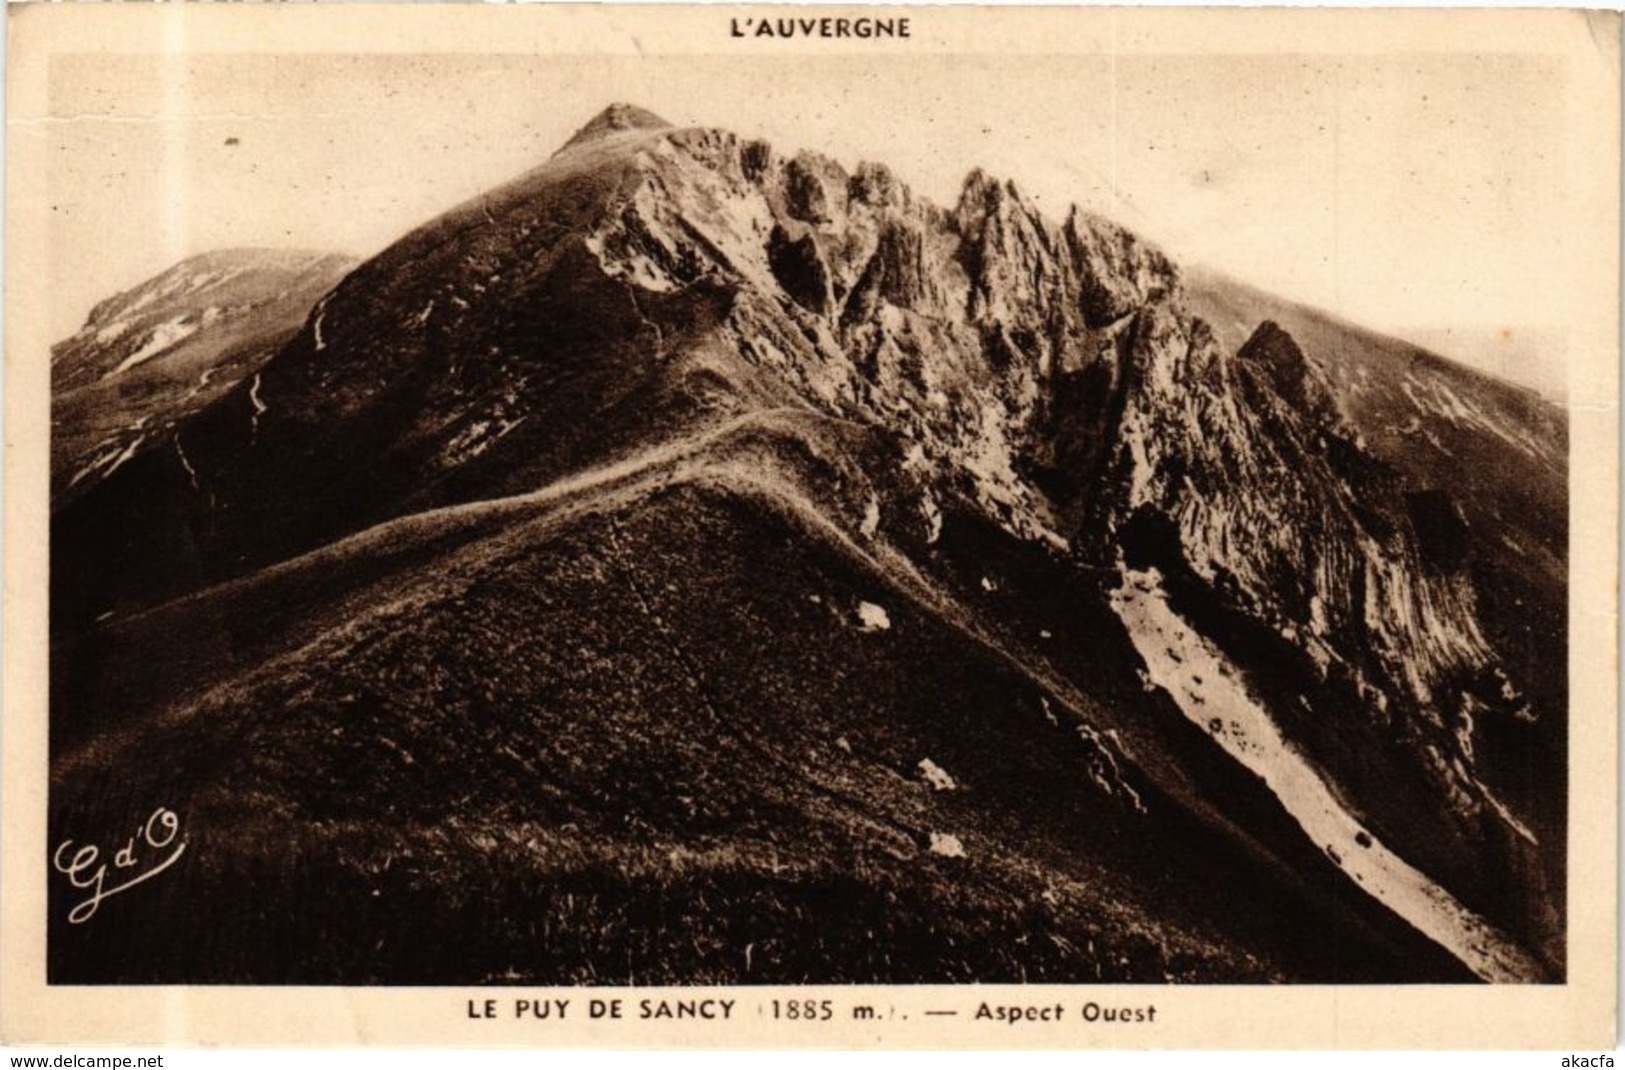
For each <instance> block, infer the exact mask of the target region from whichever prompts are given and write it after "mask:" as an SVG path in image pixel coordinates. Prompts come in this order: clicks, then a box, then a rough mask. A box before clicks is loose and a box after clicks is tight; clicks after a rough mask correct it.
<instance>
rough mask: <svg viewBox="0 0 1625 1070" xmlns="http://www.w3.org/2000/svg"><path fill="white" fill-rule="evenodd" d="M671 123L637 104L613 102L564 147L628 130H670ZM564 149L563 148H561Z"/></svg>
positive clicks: (577, 132)
mask: <svg viewBox="0 0 1625 1070" xmlns="http://www.w3.org/2000/svg"><path fill="white" fill-rule="evenodd" d="M670 128H671V124H670V123H668V122H667V121H666V120H664V119H662V118H661V117H660V116H658V115H656V114H655V113H654V112H652V111H648V110H646V109H644V108H640V107H638V106H637V105H635V104H611V105H610V106H609V107H607V108H605V109H604V110H603V111H601V112H599V113H598V114H597V115H595V116H594V117H593V118H592V121H590V122H589V123H587V125H586V126H583V127H582V128H581V129H580V130H577V131H576V132H575V134H574V135H572V136H571V138H570V140H569V141H566V142H565V143H564V148H566V149H568V148H572V147H574V146H576V145H580V144H582V143H584V142H588V141H595V140H597V139H598V138H601V137H604V136H606V135H609V134H618V133H621V132H623V131H626V130H668V129H670ZM560 151H563V150H560Z"/></svg>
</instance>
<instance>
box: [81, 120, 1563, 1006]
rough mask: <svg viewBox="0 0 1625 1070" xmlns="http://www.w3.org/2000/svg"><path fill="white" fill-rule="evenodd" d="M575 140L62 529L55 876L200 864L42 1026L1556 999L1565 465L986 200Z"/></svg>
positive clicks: (715, 135)
mask: <svg viewBox="0 0 1625 1070" xmlns="http://www.w3.org/2000/svg"><path fill="white" fill-rule="evenodd" d="M587 143H591V145H592V148H591V150H590V151H561V152H560V153H559V154H557V155H555V156H554V157H553V158H552V159H551V160H550V161H549V162H548V163H546V164H544V165H543V166H541V167H539V168H537V169H536V170H534V171H532V172H529V173H527V174H526V175H524V176H522V177H520V178H519V179H517V180H515V181H513V182H511V183H508V184H507V185H504V186H501V187H498V188H496V189H493V190H491V191H490V192H488V193H486V194H484V195H482V196H480V197H478V198H475V199H474V200H472V201H470V202H469V203H467V204H465V205H462V206H460V207H458V208H455V209H453V210H451V211H450V212H448V213H446V214H445V215H443V216H441V217H440V218H438V219H435V220H432V221H430V222H428V223H426V224H425V225H424V226H422V227H420V228H418V229H416V230H414V231H412V232H411V233H409V234H407V235H405V236H403V237H402V238H401V239H400V240H399V241H398V242H397V243H396V244H395V245H393V246H391V247H390V248H388V249H386V250H385V251H384V252H382V253H380V254H379V255H378V256H376V257H374V258H373V259H371V260H370V261H368V262H366V263H364V264H362V265H360V266H358V267H356V268H355V269H354V270H353V271H350V272H348V274H346V275H345V277H344V278H343V280H342V281H341V282H339V283H338V284H337V285H336V286H334V287H333V288H332V289H330V290H329V291H328V292H326V293H325V294H324V295H323V296H321V297H320V299H319V300H315V301H314V303H313V304H312V305H311V306H310V308H309V310H308V314H307V315H306V316H305V318H304V320H303V323H302V326H300V327H299V329H298V330H297V332H296V333H295V334H294V336H292V337H291V338H289V339H287V341H286V342H285V343H284V344H283V345H282V346H281V348H280V349H279V350H278V351H277V352H276V354H275V355H274V356H273V357H271V358H270V359H269V360H267V361H265V362H264V363H263V365H260V366H258V370H257V372H256V373H255V374H254V375H253V376H252V378H250V379H247V380H243V381H239V382H238V383H237V385H236V386H234V387H232V388H231V389H230V390H229V391H227V392H225V393H224V394H222V395H221V396H220V397H218V398H217V399H215V400H213V401H212V402H211V403H210V404H208V405H207V406H206V407H204V408H202V409H201V410H199V411H196V412H195V413H192V414H190V415H188V416H187V417H186V418H185V419H184V420H181V421H179V422H178V423H176V424H175V425H174V426H172V427H170V426H166V427H165V428H164V430H163V432H162V434H161V435H159V436H157V437H155V438H154V439H153V441H152V442H149V443H148V447H149V448H145V449H144V450H143V451H142V452H140V453H139V454H137V455H134V456H132V457H130V458H127V459H126V460H125V461H123V462H121V463H120V464H119V465H117V466H116V470H112V471H107V472H105V473H104V474H103V475H102V477H101V478H100V479H99V481H98V482H97V484H96V485H95V486H94V487H91V488H90V489H88V490H86V491H84V492H83V493H80V494H77V495H75V496H73V497H72V498H71V500H64V501H63V502H62V503H61V504H60V505H59V507H58V509H57V511H56V513H55V515H54V516H53V528H52V554H53V558H52V560H53V569H52V614H51V622H52V629H53V635H52V643H53V678H52V690H51V696H52V698H51V701H52V725H51V729H52V740H53V751H54V754H55V761H56V766H55V780H54V786H53V792H52V800H51V805H52V821H53V835H56V834H57V833H61V834H62V835H70V834H71V830H72V829H74V828H78V827H84V826H86V825H94V824H95V823H96V822H98V821H104V822H105V823H109V824H111V823H112V822H113V821H114V819H115V817H121V816H122V815H123V814H124V813H125V812H126V811H127V810H129V809H130V808H131V807H134V806H136V805H137V803H138V802H140V801H141V800H144V799H148V798H149V797H151V796H152V794H153V793H154V792H156V791H158V788H159V786H160V784H161V783H162V784H169V783H180V782H184V783H186V784H188V785H189V786H190V790H191V792H192V796H191V798H190V800H189V805H190V809H189V811H188V814H189V817H188V820H189V821H194V822H197V823H198V827H200V828H208V829H210V830H211V837H212V840H213V842H216V843H219V844H221V845H223V846H221V847H220V848H218V849H217V850H216V851H215V853H213V854H211V855H210V856H209V861H208V863H207V864H206V865H203V864H200V865H199V866H198V867H197V868H195V869H192V870H188V871H186V872H185V873H183V874H182V875H180V876H177V877H176V878H175V879H172V880H168V881H166V882H165V883H164V884H163V886H162V888H161V889H155V890H154V893H153V894H154V895H158V896H171V897H175V902H174V903H173V904H171V905H172V906H173V907H174V909H169V910H164V911H162V912H161V914H159V915H157V916H161V917H163V918H166V919H168V920H167V921H165V922H164V923H162V924H161V925H158V926H155V927H152V928H149V929H143V930H141V933H140V934H139V935H138V936H132V937H130V940H131V941H137V942H139V943H140V945H141V946H140V947H131V946H126V945H124V944H118V943H116V942H108V941H106V940H105V939H102V940H91V939H89V938H86V937H85V936H84V935H83V933H82V932H80V931H79V930H78V929H76V928H74V927H71V926H66V925H64V926H61V927H59V928H58V929H57V930H55V931H54V932H53V938H52V944H51V955H52V959H51V962H52V977H53V980H59V981H69V980H74V981H85V980H109V979H114V978H118V979H124V980H138V979H139V980H146V981H167V982H174V981H193V982H200V981H206V980H215V981H218V980H227V979H234V980H254V981H258V982H262V983H270V982H276V981H290V982H301V983H316V982H326V981H341V980H342V981H349V982H356V981H394V982H410V983H430V982H432V983H460V982H477V981H485V980H492V979H499V978H500V979H510V980H511V979H523V980H525V981H526V982H528V983H545V984H561V983H575V982H581V983H599V984H602V983H612V982H613V983H621V982H625V983H721V982H760V983H792V982H794V983H800V982H807V981H821V982H834V981H850V982H878V981H912V982H945V981H956V980H974V981H983V982H992V981H1021V980H1029V981H1037V980H1057V981H1060V980H1065V981H1076V982H1082V981H1089V982H1093V981H1100V980H1119V981H1143V982H1164V981H1170V980H1173V981H1249V980H1315V981H1354V980H1384V981H1394V980H1430V981H1447V980H1449V981H1459V980H1466V979H1472V978H1475V977H1476V978H1479V979H1484V980H1493V981H1532V980H1541V979H1550V978H1555V977H1560V976H1562V974H1563V971H1564V961H1565V959H1564V955H1565V945H1564V924H1565V919H1564V915H1563V913H1562V910H1563V902H1564V894H1563V880H1562V875H1563V873H1564V872H1565V868H1564V867H1565V860H1564V854H1563V852H1564V842H1565V831H1566V825H1565V820H1566V818H1565V813H1566V809H1565V808H1566V789H1565V787H1564V770H1565V768H1566V767H1565V766H1564V764H1563V756H1564V753H1565V749H1564V748H1565V740H1566V730H1565V724H1564V715H1565V710H1566V681H1565V678H1564V676H1563V668H1562V666H1563V664H1564V656H1563V655H1564V649H1563V643H1564V638H1563V637H1564V634H1565V633H1564V631H1563V627H1562V620H1563V613H1564V605H1565V604H1564V594H1563V592H1564V590H1565V589H1566V587H1565V584H1566V567H1567V566H1566V553H1567V541H1566V528H1565V523H1566V520H1565V516H1566V513H1565V510H1564V508H1563V507H1564V505H1565V499H1564V498H1563V490H1562V488H1563V487H1564V483H1565V470H1564V463H1565V462H1564V458H1565V456H1566V440H1565V435H1566V432H1565V430H1564V427H1563V423H1562V418H1561V414H1560V413H1558V412H1557V411H1556V410H1554V409H1552V408H1551V407H1550V406H1548V405H1546V404H1545V403H1543V402H1541V401H1539V399H1537V398H1534V397H1533V396H1532V395H1528V394H1526V393H1524V392H1520V391H1517V390H1515V389H1513V388H1510V387H1506V386H1505V385H1504V384H1499V383H1495V382H1493V381H1490V380H1485V379H1483V377H1480V376H1475V375H1472V374H1471V373H1467V372H1465V371H1463V370H1462V369H1460V368H1457V367H1455V366H1453V365H1450V364H1449V363H1447V362H1444V361H1442V360H1440V359H1438V358H1435V357H1432V356H1431V355H1428V354H1423V353H1421V352H1420V351H1416V350H1414V349H1413V348H1407V347H1403V346H1401V345H1400V344H1399V343H1394V342H1392V340H1386V339H1381V338H1380V337H1378V336H1373V335H1369V334H1367V333H1363V332H1360V331H1358V329H1357V328H1354V327H1352V326H1350V325H1345V324H1339V323H1336V322H1333V321H1330V320H1327V319H1325V318H1323V317H1321V318H1317V317H1316V315H1315V314H1314V313H1312V311H1311V310H1305V309H1301V308H1298V307H1297V306H1290V305H1287V304H1285V303H1282V302H1273V303H1272V301H1271V300H1268V299H1267V295H1257V294H1256V293H1254V292H1252V291H1247V290H1245V289H1244V288H1240V287H1239V286H1234V285H1229V284H1226V283H1222V282H1217V281H1214V280H1211V279H1208V278H1206V277H1205V276H1204V277H1200V278H1198V279H1197V280H1196V281H1195V282H1194V283H1193V282H1192V281H1191V279H1190V278H1188V276H1187V273H1186V272H1185V271H1183V270H1181V268H1180V267H1179V266H1178V265H1176V264H1175V263H1174V262H1173V261H1172V260H1171V259H1170V258H1169V257H1168V256H1166V255H1165V254H1164V253H1163V252H1162V251H1160V250H1158V249H1157V248H1156V247H1155V246H1153V245H1152V244H1150V243H1148V242H1146V241H1144V240H1143V239H1141V238H1140V237H1138V236H1137V235H1135V234H1134V233H1132V232H1130V231H1128V230H1126V229H1124V228H1123V227H1121V226H1119V225H1117V224H1115V223H1113V222H1112V221H1110V220H1107V219H1104V218H1101V217H1099V216H1097V215H1094V214H1091V213H1088V212H1085V211H1083V210H1081V209H1076V208H1074V209H1072V210H1070V211H1068V212H1067V213H1065V214H1064V216H1062V217H1061V218H1059V219H1052V218H1049V217H1046V216H1045V215H1044V214H1043V213H1042V212H1040V211H1039V210H1038V209H1037V207H1036V206H1035V204H1034V203H1033V202H1032V201H1031V200H1030V199H1029V198H1028V197H1027V196H1026V195H1025V194H1023V193H1022V191H1021V190H1020V188H1019V187H1018V186H1017V185H1016V184H1015V183H1014V182H1012V181H1001V180H996V179H994V178H993V177H991V176H990V175H988V174H986V173H984V172H981V171H977V172H975V173H973V174H972V175H971V176H969V177H968V178H967V180H966V181H965V183H964V185H963V187H962V189H961V191H960V193H959V196H958V198H957V200H956V202H955V203H954V204H952V205H937V204H933V203H931V202H930V201H929V200H927V199H925V198H923V197H920V196H918V195H916V194H915V193H914V192H913V191H912V190H911V189H910V188H909V187H908V186H907V184H906V183H904V182H903V181H902V180H901V179H899V178H898V176H896V175H895V174H893V173H892V172H891V171H890V170H889V169H888V168H886V167H885V166H884V165H881V164H876V163H863V164H860V165H858V166H857V167H856V168H855V169H852V170H847V169H846V168H843V167H842V166H841V165H839V164H838V163H836V162H835V161H833V160H831V159H829V158H827V157H825V156H822V155H819V154H817V153H813V152H805V151H803V152H795V153H785V152H782V151H780V150H779V149H777V148H775V147H774V146H772V145H769V144H767V143H766V142H763V141H759V140H752V139H746V138H741V137H738V136H737V135H734V134H732V133H729V132H727V131H723V130H715V129H698V128H687V129H678V128H673V127H670V126H668V125H667V124H665V123H663V122H661V121H660V120H658V119H655V118H654V117H653V116H651V115H649V114H648V113H647V112H643V111H641V110H639V109H635V108H630V107H627V106H624V105H617V106H614V107H612V108H610V109H608V110H606V111H605V112H604V113H602V114H601V115H600V116H599V117H598V118H596V119H594V120H593V121H592V122H590V123H588V124H587V126H586V127H584V128H583V129H582V131H581V132H580V133H578V134H577V135H576V137H575V138H574V139H572V141H571V142H570V144H569V145H568V146H566V147H567V148H569V147H572V146H574V147H578V148H579V147H581V146H582V145H584V144H587ZM1198 310H1200V311H1198ZM1464 457H1465V458H1470V459H1471V460H1472V462H1473V464H1472V466H1471V467H1472V468H1473V470H1474V472H1478V471H1480V470H1482V471H1485V472H1499V473H1503V474H1504V475H1503V480H1502V483H1503V484H1504V485H1499V486H1498V485H1496V482H1495V481H1494V480H1490V479H1487V478H1483V477H1482V476H1479V475H1474V474H1473V473H1467V474H1465V475H1464V474H1463V473H1462V472H1461V471H1460V470H1459V467H1460V464H1459V461H1458V460H1457V459H1458V458H1464ZM97 827H99V826H97ZM250 882H251V883H252V884H253V886H254V887H256V888H258V889H260V890H261V895H260V898H261V901H263V900H264V898H265V896H267V895H271V894H273V893H276V894H278V896H279V901H283V902H288V903H297V904H299V906H298V908H297V909H290V910H288V911H287V912H279V913H278V914H277V916H275V917H267V916H266V915H265V914H264V913H263V912H262V911H258V910H253V911H249V910H244V909H239V908H238V907H237V906H234V903H236V900H235V899H234V898H233V897H232V896H231V895H229V894H227V893H228V891H229V889H231V888H233V887H237V886H240V885H243V884H245V883H250ZM1261 903H1263V904H1267V906H1268V909H1264V910H1260V909H1259V904H1261ZM198 904H209V906H207V907H206V908H205V907H199V906H198ZM217 947H231V948H233V949H235V954H234V957H233V958H231V959H230V960H229V961H228V960H224V959H221V958H219V957H212V956H210V955H209V954H208V953H207V949H210V948H217ZM741 948H750V949H751V953H750V954H748V955H745V954H742V953H741V951H740V949H741Z"/></svg>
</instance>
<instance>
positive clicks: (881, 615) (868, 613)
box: [858, 602, 891, 632]
mask: <svg viewBox="0 0 1625 1070" xmlns="http://www.w3.org/2000/svg"><path fill="white" fill-rule="evenodd" d="M858 620H859V621H860V622H861V623H862V625H863V630H864V631H866V632H883V631H886V630H887V629H888V628H890V627H891V617H890V616H889V615H888V614H887V613H886V611H885V610H884V609H882V608H881V607H879V606H877V605H875V604H874V603H873V602H859V603H858Z"/></svg>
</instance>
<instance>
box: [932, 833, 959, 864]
mask: <svg viewBox="0 0 1625 1070" xmlns="http://www.w3.org/2000/svg"><path fill="white" fill-rule="evenodd" d="M931 853H932V854H934V855H941V856H942V857H943V858H964V857H965V845H964V844H963V843H961V842H959V837H958V836H955V835H953V834H952V833H948V832H933V833H931Z"/></svg>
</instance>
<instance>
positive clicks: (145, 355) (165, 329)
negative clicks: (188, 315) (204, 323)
mask: <svg viewBox="0 0 1625 1070" xmlns="http://www.w3.org/2000/svg"><path fill="white" fill-rule="evenodd" d="M197 329H198V324H195V323H185V322H183V321H182V320H181V319H172V320H166V321H164V322H163V323H160V324H159V325H158V326H156V327H154V328H153V329H152V333H151V334H149V335H148V336H147V340H146V342H145V343H144V344H143V345H142V346H141V348H140V349H137V350H136V351H135V352H134V353H131V354H130V355H129V356H127V357H125V358H124V360H123V361H122V362H121V363H120V364H119V366H118V367H116V368H114V369H113V370H112V372H111V373H109V378H111V377H112V376H114V375H119V374H121V373H123V372H127V371H129V370H130V369H131V368H133V367H135V366H136V365H137V364H144V363H146V362H147V361H149V360H151V359H152V358H153V357H156V356H157V355H158V354H160V353H162V352H164V351H165V350H166V349H169V348H171V347H173V346H174V345H176V344H177V343H179V342H180V341H181V340H182V339H184V338H187V337H189V336H190V335H192V334H193V333H194V332H195V331H196V330H197Z"/></svg>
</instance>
